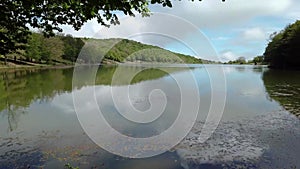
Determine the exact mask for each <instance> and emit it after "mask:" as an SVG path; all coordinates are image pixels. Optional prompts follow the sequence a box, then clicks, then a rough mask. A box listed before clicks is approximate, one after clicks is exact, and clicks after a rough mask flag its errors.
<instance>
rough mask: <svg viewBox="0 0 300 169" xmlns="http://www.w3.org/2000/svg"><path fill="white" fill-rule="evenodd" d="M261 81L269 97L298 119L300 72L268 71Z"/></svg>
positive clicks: (299, 110)
mask: <svg viewBox="0 0 300 169" xmlns="http://www.w3.org/2000/svg"><path fill="white" fill-rule="evenodd" d="M262 79H263V81H264V85H265V87H266V90H267V92H268V95H269V97H270V98H271V99H274V100H276V101H277V102H279V103H280V104H281V105H282V106H283V107H284V108H285V109H286V110H288V111H290V112H291V113H293V114H295V115H297V116H299V117H300V72H299V71H280V70H268V71H265V72H264V73H263V77H262Z"/></svg>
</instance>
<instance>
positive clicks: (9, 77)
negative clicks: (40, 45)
mask: <svg viewBox="0 0 300 169" xmlns="http://www.w3.org/2000/svg"><path fill="white" fill-rule="evenodd" d="M116 68H117V67H116V66H101V68H100V69H98V73H97V76H96V79H95V82H92V83H91V84H95V85H108V86H109V85H111V81H112V77H113V75H114V72H115V71H116ZM119 69H122V71H124V72H128V73H130V72H136V71H139V70H141V69H142V67H141V66H121V68H120V67H119ZM167 69H168V71H169V72H178V71H184V70H186V68H180V67H169V68H167ZM90 70H91V68H90V67H85V66H83V67H82V68H81V69H80V77H81V78H80V81H81V82H82V83H81V84H80V85H79V86H76V87H77V88H78V89H80V88H82V87H83V86H87V85H91V84H89V83H87V82H86V81H85V78H86V77H88V76H89V71H90ZM72 74H73V68H69V69H29V70H16V71H15V70H9V71H2V72H0V77H1V78H0V93H1V95H0V112H1V114H2V115H4V116H7V119H8V123H9V130H10V131H12V130H14V129H16V128H17V125H18V119H19V116H21V115H22V114H26V108H27V107H29V106H30V105H31V104H32V103H33V102H39V103H47V102H50V101H51V100H52V99H53V97H54V96H57V95H61V94H63V93H70V92H71V91H72ZM166 75H168V73H166V72H164V71H161V70H159V69H155V68H151V67H149V68H147V69H145V70H142V71H141V72H140V73H138V74H137V75H136V76H135V77H134V78H133V80H132V81H131V82H130V83H131V84H136V83H140V82H142V81H147V80H153V79H158V78H161V77H164V76H166ZM126 82H127V77H126V76H123V77H122V79H119V80H118V83H117V84H115V85H128V84H126ZM77 84H78V83H77Z"/></svg>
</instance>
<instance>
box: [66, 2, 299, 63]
mask: <svg viewBox="0 0 300 169" xmlns="http://www.w3.org/2000/svg"><path fill="white" fill-rule="evenodd" d="M150 9H151V11H152V12H159V13H160V14H170V15H172V16H176V17H178V23H176V21H174V23H173V24H172V23H171V22H172V21H170V23H169V20H172V18H171V19H169V20H168V18H167V17H156V18H155V16H156V15H157V14H156V13H154V14H153V15H152V16H151V17H154V18H155V19H148V18H141V17H139V16H137V17H135V18H130V19H128V18H127V17H123V16H122V15H120V18H121V25H119V26H112V27H111V28H110V29H107V28H103V27H102V26H100V25H99V24H98V23H97V22H96V21H95V20H91V21H90V22H88V23H86V24H85V25H84V26H83V27H82V29H81V30H80V31H74V30H73V29H72V28H71V27H70V26H63V28H64V32H65V33H67V34H72V35H73V36H80V37H95V38H110V37H121V38H130V39H134V40H137V41H141V42H143V43H148V44H154V45H158V46H161V47H163V48H166V49H169V50H172V51H176V52H180V53H184V54H191V55H194V56H197V57H200V58H204V59H210V60H220V61H228V60H234V59H236V58H238V57H240V56H243V57H245V58H247V59H251V58H253V57H255V56H257V55H262V54H263V52H264V49H265V47H266V45H267V43H268V38H269V36H270V34H271V33H273V32H274V31H280V30H281V29H283V28H284V27H285V26H286V25H287V24H289V23H293V22H295V21H296V20H297V19H300V10H299V9H300V2H299V0H263V1H262V0H227V1H226V2H221V0H203V1H201V2H199V1H195V2H191V1H187V0H182V1H173V7H172V8H163V7H162V6H161V5H151V6H150ZM122 17H123V19H122ZM151 17H150V18H151ZM184 22H188V25H192V26H190V28H186V27H185V26H184ZM195 28H196V29H195ZM149 31H151V32H152V33H157V34H159V33H166V34H168V33H170V32H172V33H171V34H172V36H173V35H174V36H175V37H176V38H173V39H172V38H169V39H164V38H162V37H159V36H149V35H147V36H145V34H143V33H145V32H149ZM137 32H140V33H141V34H143V36H130V37H128V35H129V34H130V33H135V34H136V33H137ZM200 34H202V35H200ZM199 38H200V39H199ZM182 42H183V43H182ZM183 44H185V45H183ZM187 44H188V45H187ZM191 46H192V47H191ZM198 48H199V49H198ZM212 49H215V52H213V51H212ZM195 51H196V52H195ZM214 55H218V58H216V56H214Z"/></svg>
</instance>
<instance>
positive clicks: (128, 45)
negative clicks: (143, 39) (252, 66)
mask: <svg viewBox="0 0 300 169" xmlns="http://www.w3.org/2000/svg"><path fill="white" fill-rule="evenodd" d="M108 49H109V50H108ZM107 50H108V51H107ZM78 55H80V60H79V61H80V62H81V63H99V61H102V62H103V63H117V62H154V63H190V64H193V63H197V64H199V63H202V60H201V59H198V58H195V57H192V56H188V55H183V54H179V53H174V52H171V51H168V50H165V49H163V48H160V47H157V46H152V45H147V44H142V43H140V42H136V41H133V40H128V39H88V38H75V37H72V36H70V35H67V36H65V35H57V36H55V37H51V38H45V37H44V36H43V35H42V34H39V33H32V35H31V36H30V38H29V40H28V42H27V44H24V49H23V50H19V51H18V52H15V53H11V54H8V55H7V56H5V57H6V58H7V61H8V62H9V63H10V64H17V65H18V64H25V65H30V66H32V65H34V64H37V65H66V64H73V63H74V62H75V61H76V60H77V57H78ZM103 57H104V58H103ZM0 62H2V64H4V62H5V59H4V57H2V58H1V57H0Z"/></svg>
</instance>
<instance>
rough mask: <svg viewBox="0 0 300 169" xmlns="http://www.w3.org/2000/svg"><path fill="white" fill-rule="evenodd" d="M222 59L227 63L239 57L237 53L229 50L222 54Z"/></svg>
mask: <svg viewBox="0 0 300 169" xmlns="http://www.w3.org/2000/svg"><path fill="white" fill-rule="evenodd" d="M220 58H221V61H222V62H227V61H230V60H235V59H237V58H238V56H237V55H236V54H235V53H233V52H232V51H231V50H227V51H223V52H221V54H220Z"/></svg>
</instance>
